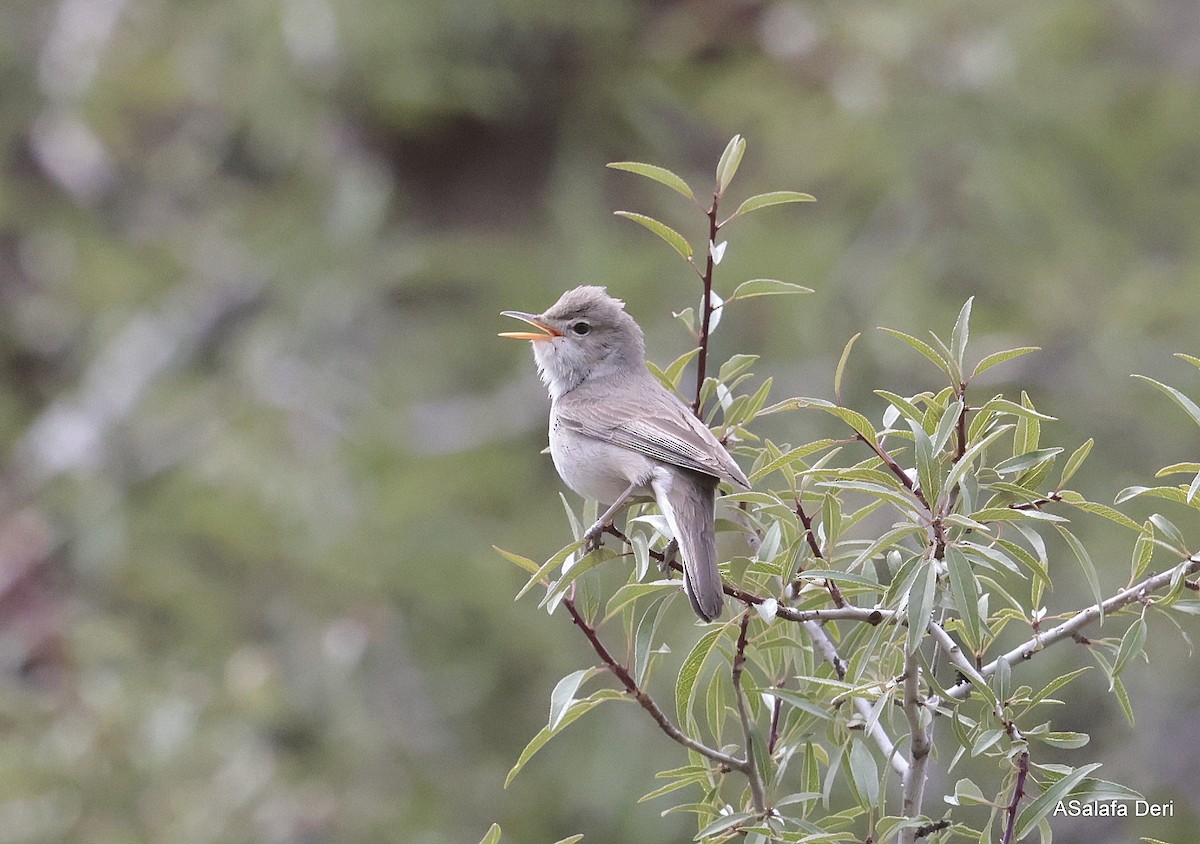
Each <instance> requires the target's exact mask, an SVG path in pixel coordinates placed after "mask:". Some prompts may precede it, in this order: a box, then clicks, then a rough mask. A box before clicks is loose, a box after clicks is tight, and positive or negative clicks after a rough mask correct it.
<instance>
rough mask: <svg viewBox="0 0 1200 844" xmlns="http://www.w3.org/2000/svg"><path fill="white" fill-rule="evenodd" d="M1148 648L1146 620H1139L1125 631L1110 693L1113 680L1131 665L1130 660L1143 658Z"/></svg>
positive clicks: (1113, 672) (1115, 663) (1111, 684)
mask: <svg viewBox="0 0 1200 844" xmlns="http://www.w3.org/2000/svg"><path fill="white" fill-rule="evenodd" d="M1145 648H1146V619H1144V618H1139V619H1138V620H1137V621H1135V622H1134V623H1133V624H1131V625H1129V629H1128V630H1126V631H1125V635H1124V636H1122V637H1121V647H1119V648H1118V649H1117V659H1116V662H1114V663H1113V669H1112V678H1111V680H1110V682H1109V687H1108V688H1109V691H1112V688H1113V683H1112V681H1113V680H1116V678H1117V677H1118V676H1119V675H1120V674H1121V672H1122V671H1124V670H1125V666H1126V665H1128V664H1129V660H1131V659H1133V658H1134V657H1136V656H1141V654H1142V652H1143V651H1144V650H1145Z"/></svg>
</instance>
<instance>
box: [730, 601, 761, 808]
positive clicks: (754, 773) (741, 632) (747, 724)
mask: <svg viewBox="0 0 1200 844" xmlns="http://www.w3.org/2000/svg"><path fill="white" fill-rule="evenodd" d="M749 626H750V610H749V609H747V610H746V611H745V612H743V613H742V621H741V625H740V626H739V629H738V640H737V649H736V651H735V652H734V655H733V671H732V675H731V676H732V679H733V693H734V695H736V697H737V711H738V719H739V720H740V721H741V722H742V735H743V737H744V739H745V742H746V768H745V771H744V773H745V774H746V777H747V779H749V780H750V799H751V801H753V803H754V808H755V810H756V811H758V812H759V813H760V814H761V813H763V812H766V811H767V798H766V794H765V792H764V791H763V782H762V776H761V775H760V774H759V771H758V765H757V764H756V760H755V758H754V740H753V730H752V724H751V721H750V712H749V709H748V707H747V703H746V692H745V691H744V690H743V689H742V671H743V669H744V668H745V667H746V644H747V636H746V631H747V629H748V628H749Z"/></svg>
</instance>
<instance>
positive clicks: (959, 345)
mask: <svg viewBox="0 0 1200 844" xmlns="http://www.w3.org/2000/svg"><path fill="white" fill-rule="evenodd" d="M974 301H975V297H974V296H971V297H970V298H968V299H967V301H966V302H965V303H964V304H963V306H962V310H960V311H959V312H958V319H956V320H955V321H954V329H953V330H952V331H951V333H950V354H951V355H952V356H953V363H954V368H955V372H956V373H961V372H962V371H963V357H964V356H965V355H966V351H967V337H968V336H969V335H970V331H971V303H973V302H974ZM957 380H960V381H961V380H962V378H961V376H960V377H959V378H958V379H957Z"/></svg>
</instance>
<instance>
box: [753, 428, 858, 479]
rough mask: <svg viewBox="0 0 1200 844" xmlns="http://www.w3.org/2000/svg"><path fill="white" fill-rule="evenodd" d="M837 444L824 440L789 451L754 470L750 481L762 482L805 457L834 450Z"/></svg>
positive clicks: (833, 441)
mask: <svg viewBox="0 0 1200 844" xmlns="http://www.w3.org/2000/svg"><path fill="white" fill-rule="evenodd" d="M837 444H838V440H832V439H824V440H814V441H813V442H810V443H808V444H807V445H802V446H798V447H796V448H793V449H791V450H789V451H786V452H784V453H783V454H781V455H780V456H779V457H776V458H775V459H774V460H772V461H771V462H770V463H767V464H766V465H764V466H762V467H761V468H759V469H756V470H754V472H752V473H751V475H750V481H751V482H752V483H754V482H757V481H758V480H760V479H761V478H765V477H766V476H767V475H769V474H771V473H772V472H778V471H779V470H780V469H782V468H783V467H785V466H790V465H792V464H793V463H795V462H796V461H797V460H803V459H804V458H805V457H808V455H810V454H815V453H816V452H818V451H822V450H824V449H826V448H832V447H833V446H835V445H837Z"/></svg>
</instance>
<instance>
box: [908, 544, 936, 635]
mask: <svg viewBox="0 0 1200 844" xmlns="http://www.w3.org/2000/svg"><path fill="white" fill-rule="evenodd" d="M936 585H937V571H936V570H934V567H933V565H932V564H931V563H929V562H928V561H926V562H925V563H924V564H923V565H922V568H921V571H920V572H919V573H918V574H917V579H916V580H914V581H913V585H912V588H911V589H910V590H909V591H908V652H909V653H910V654H911V653H914V652H915V651H916V650H917V646H918V645H920V644H921V640H922V639H924V638H925V628H926V627H928V626H929V619H930V617H931V616H932V615H933V596H934V591H935V590H934V587H935V586H936Z"/></svg>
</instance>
